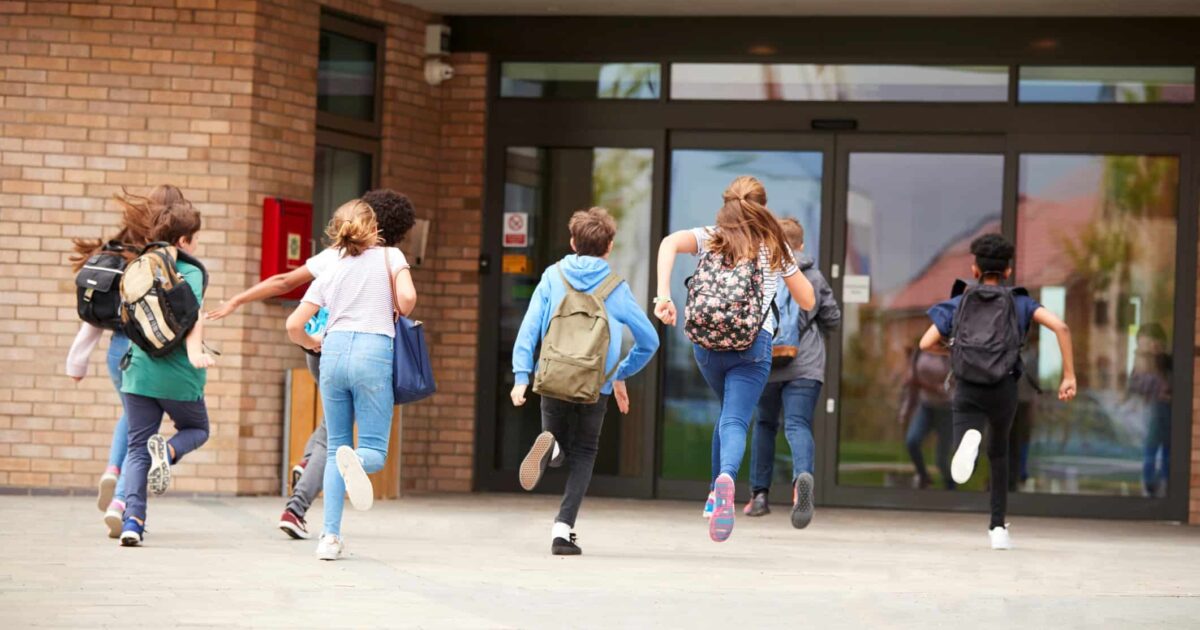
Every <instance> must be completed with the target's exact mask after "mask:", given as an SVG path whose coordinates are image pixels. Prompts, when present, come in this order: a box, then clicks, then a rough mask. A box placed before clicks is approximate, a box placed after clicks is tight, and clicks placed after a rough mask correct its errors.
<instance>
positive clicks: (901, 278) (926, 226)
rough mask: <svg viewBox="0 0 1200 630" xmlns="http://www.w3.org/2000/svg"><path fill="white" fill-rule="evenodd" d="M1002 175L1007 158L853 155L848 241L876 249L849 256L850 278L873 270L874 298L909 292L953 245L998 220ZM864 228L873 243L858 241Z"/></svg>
mask: <svg viewBox="0 0 1200 630" xmlns="http://www.w3.org/2000/svg"><path fill="white" fill-rule="evenodd" d="M1003 178H1004V156H1001V155H970V154H934V153H852V154H851V155H850V181H849V185H850V190H849V200H848V203H849V208H848V210H849V212H848V214H849V215H850V217H849V219H850V226H849V228H848V230H849V233H848V242H849V244H850V246H851V247H852V248H857V247H870V248H872V251H847V259H848V263H847V264H848V268H847V273H851V272H858V271H868V270H869V273H870V275H871V292H872V294H873V295H877V294H883V293H888V292H891V291H893V290H896V289H899V288H902V287H903V286H904V285H905V284H907V283H908V282H909V281H911V280H912V279H914V278H916V277H918V276H920V274H921V273H922V272H923V271H924V269H925V267H926V266H927V265H929V263H930V262H932V261H933V260H934V259H935V258H936V257H937V256H938V255H939V254H940V253H941V252H942V251H943V250H944V249H945V248H946V247H947V246H948V245H950V244H953V243H955V242H957V241H959V240H961V239H962V238H965V237H967V236H969V235H970V234H971V233H972V232H974V231H975V230H976V229H978V228H979V227H980V226H981V225H982V224H983V223H984V222H986V221H990V220H995V221H999V219H1000V209H1001V205H1002V203H1003V186H1004V181H1003ZM864 229H867V230H869V238H868V239H867V242H863V241H862V240H860V239H856V238H854V237H855V235H856V232H858V231H860V230H864ZM855 258H857V259H859V260H864V261H869V267H868V269H862V268H861V267H858V268H856V265H855V264H854V263H853V260H854V259H855ZM863 264H866V263H861V262H860V263H858V265H863ZM964 273H966V270H964ZM947 290H949V287H947Z"/></svg>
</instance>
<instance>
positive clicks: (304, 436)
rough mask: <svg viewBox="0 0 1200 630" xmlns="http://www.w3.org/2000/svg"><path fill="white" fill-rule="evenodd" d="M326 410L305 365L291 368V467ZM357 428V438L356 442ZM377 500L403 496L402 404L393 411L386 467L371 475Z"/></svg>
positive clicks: (302, 456) (289, 445)
mask: <svg viewBox="0 0 1200 630" xmlns="http://www.w3.org/2000/svg"><path fill="white" fill-rule="evenodd" d="M323 416H324V413H323V411H322V408H321V395H320V392H318V390H317V384H316V382H315V381H313V377H312V374H310V373H309V372H308V370H307V369H304V368H296V369H294V370H292V398H291V418H290V423H289V425H288V426H289V427H290V429H289V434H288V453H287V457H288V470H289V471H290V470H291V469H292V467H293V466H295V465H296V464H299V463H300V461H301V460H302V459H304V446H305V444H307V443H308V438H309V437H310V436H311V435H312V434H313V431H316V430H317V427H318V426H320V424H321V419H322V418H323ZM357 435H358V432H357V428H356V430H355V440H356V441H357ZM370 477H371V485H373V486H374V487H375V498H376V499H395V498H397V497H399V496H400V407H395V408H393V411H392V433H391V437H390V438H388V458H387V463H386V464H384V466H383V470H380V471H379V472H377V473H374V474H372V475H370Z"/></svg>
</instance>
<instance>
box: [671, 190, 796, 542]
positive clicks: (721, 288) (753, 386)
mask: <svg viewBox="0 0 1200 630" xmlns="http://www.w3.org/2000/svg"><path fill="white" fill-rule="evenodd" d="M721 199H722V206H721V209H720V210H718V211H717V217H716V223H715V225H712V226H708V227H699V228H694V229H691V230H681V231H679V232H675V233H674V234H671V235H669V236H667V237H666V238H664V239H663V241H662V244H661V245H660V246H659V248H658V297H656V298H654V314H655V315H656V316H657V317H658V318H659V320H661V321H662V322H663V323H664V324H667V325H669V326H673V325H675V322H676V315H677V313H676V309H675V304H674V302H673V301H672V300H671V286H670V284H671V271H672V269H673V268H674V266H675V258H676V256H678V255H679V254H681V253H687V254H693V255H697V256H699V258H700V261H699V263H698V265H697V268H696V274H695V275H694V276H692V277H691V278H689V279H688V283H687V284H688V303H687V311H686V313H685V318H684V319H685V321H686V325H685V327H684V330H685V333H686V334H687V336H688V338H689V339H690V340H691V341H692V342H693V344H694V352H695V356H696V363H697V365H698V366H699V368H700V372H701V374H703V376H704V380H705V381H706V382H707V383H708V385H709V387H711V388H712V389H713V391H714V392H715V393H716V394H717V398H719V399H720V400H721V416H720V418H719V419H718V420H717V422H716V427H715V428H714V430H713V445H712V478H713V483H712V487H711V492H710V493H709V496H708V502H707V503H706V504H705V509H704V514H705V516H706V517H710V518H709V530H708V531H709V537H710V538H712V540H713V541H715V542H722V541H725V540H727V539H728V538H729V535H730V534H731V533H732V532H733V519H734V511H735V510H734V479H735V478H736V477H737V473H738V470H739V469H740V468H741V465H742V455H743V453H744V452H745V450H746V433H747V430H748V429H749V426H750V417H751V415H752V414H753V412H754V407H755V405H757V404H758V399H759V397H760V396H761V395H762V391H763V387H764V386H765V385H766V383H767V377H768V376H769V375H770V372H771V339H772V337H773V335H774V332H775V327H776V325H777V322H776V320H777V315H776V314H775V313H774V310H773V309H772V305H773V304H774V301H775V294H776V292H777V290H778V287H779V280H780V278H782V280H783V283H784V284H785V285H786V286H787V290H788V292H790V293H791V295H792V299H794V300H795V301H796V303H797V304H798V305H800V307H801V308H803V309H804V310H811V309H812V308H813V307H814V306H815V305H816V294H815V292H814V290H813V286H812V283H810V282H809V281H808V279H807V278H806V277H804V274H802V273H800V270H799V269H798V268H797V266H796V259H795V256H794V254H793V253H792V250H791V247H790V246H789V245H788V241H787V237H786V236H785V235H784V233H783V228H782V227H781V226H780V224H779V221H778V220H776V218H775V215H773V214H771V211H770V210H768V209H767V191H766V190H765V189H764V188H763V185H762V182H759V181H758V180H757V179H755V178H753V177H749V176H742V177H738V178H737V179H735V180H733V182H732V183H731V184H730V185H729V187H728V188H726V189H725V192H724V193H723V194H722V196H721Z"/></svg>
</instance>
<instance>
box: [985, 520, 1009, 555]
mask: <svg viewBox="0 0 1200 630" xmlns="http://www.w3.org/2000/svg"><path fill="white" fill-rule="evenodd" d="M988 538H990V539H991V540H992V549H999V550H1005V549H1012V548H1013V544H1012V538H1010V537H1009V535H1008V525H1007V524H1005V525H1004V527H993V528H991V529H989V530H988Z"/></svg>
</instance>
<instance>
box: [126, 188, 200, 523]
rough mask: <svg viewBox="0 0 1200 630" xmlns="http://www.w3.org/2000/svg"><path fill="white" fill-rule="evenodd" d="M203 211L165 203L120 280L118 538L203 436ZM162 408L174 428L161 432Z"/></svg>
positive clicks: (162, 489)
mask: <svg viewBox="0 0 1200 630" xmlns="http://www.w3.org/2000/svg"><path fill="white" fill-rule="evenodd" d="M199 231H200V213H199V212H198V211H197V210H196V209H194V208H193V207H192V206H191V204H189V203H186V202H182V203H175V204H172V205H169V206H167V207H166V208H164V209H163V210H162V211H161V212H160V213H159V214H158V216H157V217H156V218H155V220H154V225H153V228H152V229H151V230H150V240H151V243H150V244H149V245H147V246H146V248H145V249H144V250H143V252H142V254H141V255H140V256H139V257H138V258H137V259H135V260H134V261H133V262H131V263H129V265H128V266H127V267H126V268H125V274H124V276H123V277H122V279H121V298H122V323H123V326H124V330H125V332H126V334H127V335H128V336H129V338H130V340H131V341H133V344H134V346H133V348H132V349H131V350H130V352H129V354H128V355H127V359H126V361H125V362H126V366H125V372H124V378H123V382H122V384H121V393H123V394H124V395H125V410H126V413H127V414H128V416H129V454H128V456H127V460H126V461H127V464H126V468H127V470H126V474H127V475H128V479H129V483H128V484H127V486H128V487H127V492H126V496H125V523H124V525H123V527H122V529H121V537H120V540H121V544H122V545H124V546H127V547H131V546H137V545H140V544H141V543H142V537H143V535H144V533H145V527H146V489H147V485H149V487H150V490H151V491H152V492H154V494H162V493H164V492H166V490H167V486H168V485H169V484H170V482H171V465H172V464H175V463H177V462H178V461H179V459H180V458H182V457H183V456H184V455H186V454H188V453H190V452H192V451H194V450H196V449H198V448H200V446H201V445H203V444H204V443H205V442H206V441H208V409H207V408H206V407H205V404H204V384H205V380H206V369H207V368H209V367H211V366H212V365H213V358H212V357H211V356H210V355H208V354H207V353H205V351H204V348H203V331H202V324H201V322H200V306H201V304H202V303H203V300H204V290H205V289H206V288H207V286H208V272H207V271H206V270H205V269H204V265H203V264H201V263H200V261H199V260H197V259H196V258H194V257H193V256H192V254H193V253H194V252H195V251H196V240H197V239H196V233H197V232H199ZM163 413H166V414H168V415H170V416H171V420H172V421H174V423H175V428H176V433H175V435H174V437H172V438H171V439H170V440H169V441H168V440H167V439H165V438H164V437H163V436H162V435H159V433H158V429H159V426H160V425H161V424H162V417H163Z"/></svg>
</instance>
